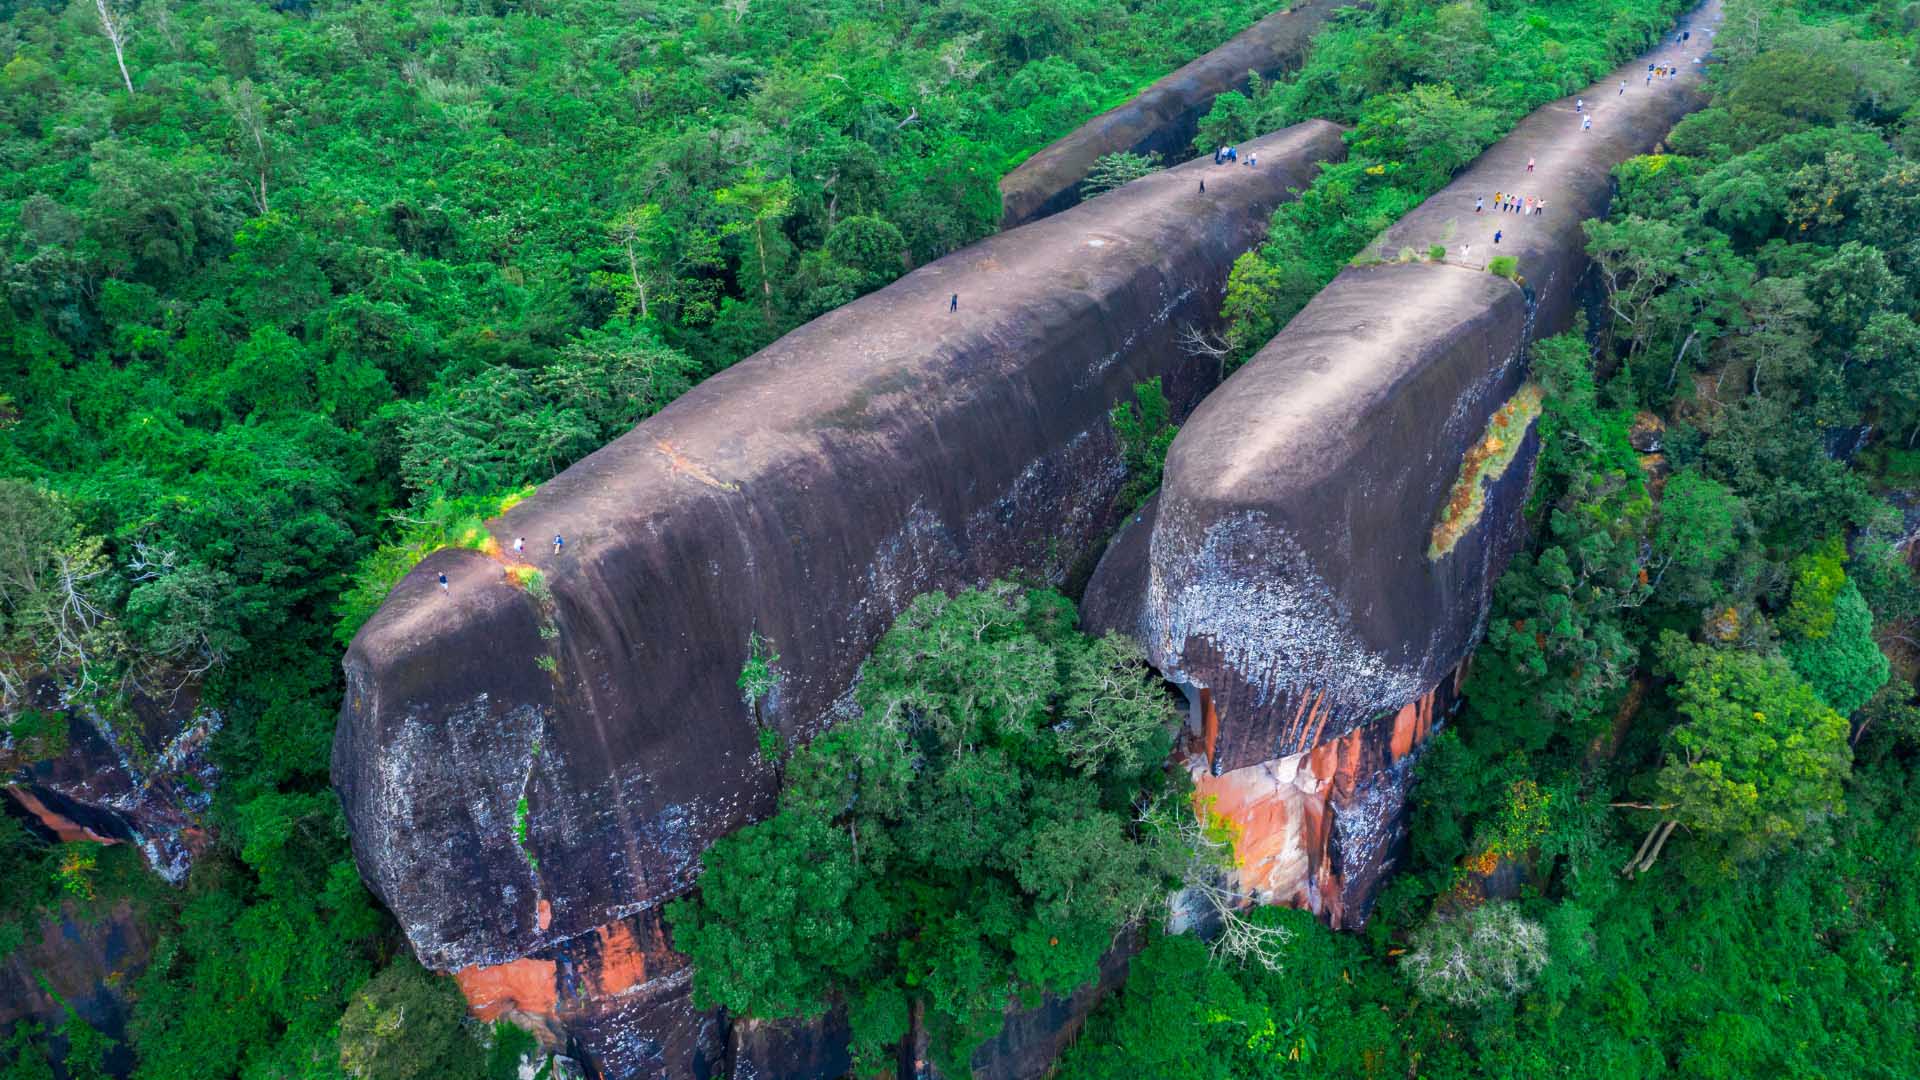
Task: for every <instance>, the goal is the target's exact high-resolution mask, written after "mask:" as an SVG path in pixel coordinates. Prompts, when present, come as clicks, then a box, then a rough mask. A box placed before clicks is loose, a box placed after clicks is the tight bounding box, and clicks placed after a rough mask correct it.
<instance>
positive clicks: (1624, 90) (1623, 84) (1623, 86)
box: [1619, 79, 1627, 97]
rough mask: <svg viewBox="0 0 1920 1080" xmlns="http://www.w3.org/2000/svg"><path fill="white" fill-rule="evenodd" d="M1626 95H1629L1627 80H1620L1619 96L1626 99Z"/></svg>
mask: <svg viewBox="0 0 1920 1080" xmlns="http://www.w3.org/2000/svg"><path fill="white" fill-rule="evenodd" d="M1626 93H1627V80H1625V79H1621V80H1620V95H1619V96H1621V97H1625V96H1626Z"/></svg>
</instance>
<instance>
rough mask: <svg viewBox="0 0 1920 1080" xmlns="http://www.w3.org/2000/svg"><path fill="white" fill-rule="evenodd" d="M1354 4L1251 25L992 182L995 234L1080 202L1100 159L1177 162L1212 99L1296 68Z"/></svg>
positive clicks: (1320, 3)
mask: <svg viewBox="0 0 1920 1080" xmlns="http://www.w3.org/2000/svg"><path fill="white" fill-rule="evenodd" d="M1354 6H1365V5H1364V4H1361V5H1356V4H1355V3H1354V0H1302V2H1301V3H1297V4H1294V5H1293V6H1292V7H1289V8H1285V9H1283V10H1280V11H1276V12H1274V13H1273V14H1271V15H1268V16H1267V17H1266V18H1264V19H1261V20H1260V21H1259V22H1257V23H1254V24H1253V25H1252V26H1250V27H1248V28H1247V29H1246V30H1244V31H1242V32H1241V33H1240V34H1238V35H1237V36H1235V37H1233V38H1232V39H1230V40H1228V42H1227V43H1226V44H1225V45H1222V46H1220V47H1219V48H1217V49H1214V50H1213V51H1212V52H1209V53H1207V54H1205V55H1203V56H1201V57H1200V58H1199V59H1197V60H1195V61H1193V62H1192V63H1190V64H1188V65H1187V66H1185V67H1183V68H1180V69H1179V70H1177V71H1175V72H1174V73H1173V74H1171V75H1168V76H1167V77H1166V78H1163V79H1160V80H1159V81H1157V82H1155V83H1154V84H1153V85H1151V86H1149V87H1147V88H1146V89H1145V90H1144V91H1142V92H1141V93H1140V95H1139V96H1137V97H1135V98H1133V99H1132V100H1130V101H1128V102H1127V103H1126V104H1124V105H1120V106H1117V107H1115V108H1112V109H1109V110H1107V111H1106V112H1103V113H1101V114H1100V115H1099V116H1096V117H1094V118H1093V119H1092V120H1089V121H1087V122H1086V123H1085V124H1082V125H1081V126H1080V127H1078V128H1076V129H1075V130H1074V131H1073V132H1071V133H1070V134H1068V135H1067V136H1066V137H1065V138H1062V139H1060V140H1059V141H1058V142H1055V143H1052V144H1050V145H1048V146H1047V147H1046V148H1045V149H1043V150H1041V151H1040V152H1039V153H1036V154H1034V155H1033V156H1032V157H1030V158H1028V159H1027V160H1026V161H1024V162H1022V163H1021V164H1020V167H1019V168H1017V169H1015V170H1013V171H1012V172H1010V173H1008V174H1007V175H1006V176H1004V177H1002V178H1001V180H1000V205H1001V218H1000V227H1001V228H1002V229H1011V228H1014V227H1015V226H1019V225H1025V224H1027V223H1028V222H1031V221H1036V220H1038V219H1040V218H1043V217H1046V216H1047V215H1048V214H1057V213H1059V212H1060V211H1062V210H1065V209H1066V208H1067V207H1069V206H1073V205H1074V204H1076V203H1078V202H1079V201H1080V182H1081V181H1082V180H1085V179H1086V178H1087V173H1088V172H1090V171H1091V170H1092V169H1093V164H1094V162H1095V161H1097V160H1099V159H1100V158H1101V157H1102V156H1103V155H1106V154H1115V153H1120V152H1121V151H1132V152H1134V153H1138V154H1162V155H1165V157H1166V158H1167V159H1169V160H1174V161H1178V160H1181V159H1183V158H1185V157H1186V156H1187V155H1188V154H1189V153H1190V152H1191V151H1190V150H1189V148H1188V147H1189V144H1191V143H1192V142H1193V137H1194V135H1195V134H1196V133H1197V132H1198V131H1199V127H1200V118H1201V117H1203V116H1205V115H1206V114H1207V110H1208V109H1211V108H1212V107H1213V99H1214V98H1216V97H1218V96H1219V95H1221V94H1224V93H1227V92H1228V91H1232V90H1238V89H1240V88H1241V87H1243V86H1245V85H1246V82H1247V74H1248V73H1249V72H1258V73H1259V74H1261V75H1263V76H1269V77H1270V76H1273V75H1276V74H1278V73H1280V72H1282V71H1285V70H1288V69H1291V68H1295V67H1298V66H1299V65H1300V62H1301V60H1302V59H1303V58H1305V56H1306V55H1307V46H1308V45H1310V44H1311V43H1312V41H1313V35H1314V34H1316V33H1318V32H1319V30H1320V28H1321V27H1322V26H1324V25H1325V24H1326V21H1327V16H1329V15H1330V14H1332V13H1333V12H1334V11H1335V10H1337V9H1339V8H1343V7H1354Z"/></svg>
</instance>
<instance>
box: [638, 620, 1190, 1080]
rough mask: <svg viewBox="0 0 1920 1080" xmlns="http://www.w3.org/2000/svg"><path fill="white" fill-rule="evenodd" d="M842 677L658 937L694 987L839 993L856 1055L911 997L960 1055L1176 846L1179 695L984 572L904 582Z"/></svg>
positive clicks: (802, 1012)
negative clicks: (956, 589) (756, 811)
mask: <svg viewBox="0 0 1920 1080" xmlns="http://www.w3.org/2000/svg"><path fill="white" fill-rule="evenodd" d="M858 696H859V703H860V707H861V711H862V714H861V716H860V717H859V718H858V719H854V720H848V721H845V722H843V723H841V724H840V725H838V726H836V727H834V728H833V729H832V730H830V731H828V732H826V733H825V734H823V735H820V736H818V737H817V738H815V739H814V740H813V741H812V742H811V743H809V744H807V745H806V746H804V747H802V748H801V749H800V750H799V751H798V753H797V754H796V755H795V756H794V758H793V760H792V761H791V762H790V763H789V764H788V766H787V769H786V774H785V775H786V783H785V786H784V788H783V790H782V792H781V797H780V810H779V812H778V813H777V814H775V815H774V816H773V817H772V818H770V819H768V820H766V821H763V822H760V823H759V824H756V825H751V826H748V827H747V828H745V829H742V830H740V831H739V832H738V833H735V834H733V835H732V836H729V837H727V838H725V839H723V840H721V841H720V842H719V843H717V844H715V845H714V846H713V848H712V849H711V850H709V851H708V852H707V853H706V855H705V856H704V857H703V859H702V864H703V868H704V872H703V874H702V876H701V879H700V891H699V893H698V894H696V897H695V898H694V899H689V900H681V901H676V902H675V903H674V904H673V905H672V907H670V908H669V910H668V917H669V919H670V920H671V921H672V924H673V930H674V941H675V944H676V945H677V946H678V947H680V948H681V949H683V950H685V951H686V953H687V955H688V956H689V957H691V958H692V960H693V972H694V974H693V980H694V982H693V985H694V994H695V997H696V999H697V1000H698V1001H699V1002H700V1003H701V1004H703V1005H707V1006H711V1005H723V1006H725V1007H726V1008H727V1009H729V1010H730V1011H732V1012H734V1013H736V1014H740V1015H746V1016H756V1017H766V1018H779V1017H789V1016H806V1017H816V1016H819V1015H821V1014H823V1013H825V1012H826V1011H827V1009H828V1008H830V1007H832V1006H834V1005H844V1006H845V1007H846V1009H847V1013H848V1018H849V1020H850V1021H851V1023H852V1026H853V1039H854V1051H855V1057H856V1063H857V1065H858V1066H859V1070H860V1071H861V1072H862V1073H863V1074H869V1073H872V1072H874V1071H876V1069H878V1068H879V1067H880V1065H881V1064H882V1062H884V1061H886V1060H890V1059H891V1055H892V1052H893V1050H894V1044H896V1043H898V1042H899V1041H900V1040H901V1039H902V1038H904V1037H905V1036H906V1034H907V1030H908V1020H909V1015H910V1012H911V1011H912V1009H913V1007H914V1006H916V1005H918V1006H920V1007H921V1008H922V1009H923V1010H924V1012H923V1015H924V1019H925V1023H926V1025H927V1029H928V1032H929V1034H930V1035H931V1037H932V1044H933V1052H934V1054H935V1056H936V1058H937V1059H938V1060H939V1061H940V1062H941V1063H942V1068H944V1069H946V1070H947V1071H949V1072H951V1073H953V1074H954V1075H965V1073H966V1062H967V1060H968V1059H969V1058H970V1057H971V1056H972V1054H973V1051H974V1048H975V1047H977V1046H978V1045H979V1044H980V1043H981V1042H982V1041H984V1040H985V1039H987V1038H990V1037H992V1036H993V1035H994V1034H996V1033H997V1032H998V1031H999V1030H1000V1025H1001V1022H1002V1019H1003V1017H1004V1014H1005V1010H1006V1008H1007V1007H1008V1005H1009V1004H1010V1003H1011V1002H1013V1001H1014V1000H1016V998H1018V997H1026V998H1028V999H1032V998H1034V996H1035V995H1037V994H1038V993H1040V992H1042V991H1053V992H1056V993H1064V992H1067V991H1071V990H1073V989H1075V988H1077V987H1079V986H1081V985H1084V984H1086V983H1089V982H1092V981H1093V980H1094V979H1095V978H1096V977H1097V976H1098V974H1099V964H1100V958H1101V956H1102V955H1103V954H1104V953H1105V952H1106V951H1107V949H1108V948H1109V947H1111V946H1112V945H1113V944H1114V940H1115V936H1116V934H1117V933H1118V932H1119V931H1120V930H1121V929H1122V928H1123V927H1126V926H1128V925H1130V924H1131V923H1133V922H1134V921H1135V920H1136V919H1138V918H1139V917H1140V916H1141V915H1142V914H1144V913H1145V912H1146V911H1147V910H1149V909H1150V908H1153V907H1156V906H1158V904H1159V903H1160V902H1161V900H1162V898H1163V897H1164V896H1165V895H1166V892H1167V889H1168V887H1169V886H1170V885H1171V884H1173V883H1174V882H1175V881H1176V880H1177V879H1178V876H1179V874H1180V873H1181V871H1182V870H1183V868H1184V866H1185V863H1186V862H1187V861H1188V860H1190V859H1191V858H1192V857H1193V854H1194V853H1193V851H1192V850H1191V849H1190V848H1188V847H1185V846H1183V840H1182V834H1181V830H1180V829H1179V828H1177V827H1175V826H1174V825H1173V824H1172V818H1174V817H1177V816H1179V815H1183V814H1184V813H1185V810H1184V807H1180V806H1179V805H1178V804H1179V800H1178V799H1177V798H1175V799H1167V798H1166V797H1167V796H1169V795H1175V796H1177V795H1178V794H1179V792H1178V791H1169V790H1168V785H1169V780H1168V777H1167V775H1166V774H1165V773H1164V772H1163V771H1162V769H1161V763H1162V762H1163V761H1164V760H1165V758H1166V756H1167V752H1168V751H1169V749H1171V747H1172V742H1171V733H1172V729H1173V728H1174V726H1175V725H1176V724H1177V723H1178V720H1179V714H1178V713H1177V712H1176V711H1175V709H1174V707H1173V703H1172V702H1171V701H1170V700H1169V698H1168V692H1167V690H1166V689H1165V688H1164V687H1163V686H1162V685H1161V684H1160V683H1159V681H1158V679H1157V678H1155V677H1154V676H1153V674H1152V673H1151V672H1150V671H1149V670H1148V669H1147V667H1146V665H1145V663H1144V662H1143V661H1142V660H1141V658H1140V657H1139V655H1138V654H1137V651H1136V649H1135V648H1134V647H1133V646H1131V645H1129V644H1127V643H1126V642H1125V641H1124V639H1122V638H1119V637H1117V636H1112V635H1109V636H1107V637H1104V638H1091V637H1088V636H1086V635H1083V634H1081V633H1079V632H1078V631H1077V630H1076V629H1075V628H1074V611H1073V606H1072V605H1071V604H1069V603H1068V602H1067V601H1066V600H1065V599H1063V598H1062V597H1060V596H1059V595H1058V594H1056V593H1051V592H1043V591H1026V590H1022V589H1020V588H1018V587H1016V586H1013V585H1010V584H1005V583H997V584H994V585H992V586H990V587H988V588H987V589H985V590H981V591H968V592H963V593H961V594H959V595H958V596H954V597H951V598H949V597H946V596H943V595H940V594H937V593H936V594H930V595H927V596H923V597H920V598H919V599H918V600H915V601H914V602H913V604H912V605H910V606H909V607H908V608H907V610H906V611H905V612H904V613H903V614H902V615H901V616H900V618H899V620H898V621H897V622H896V623H895V624H894V627H893V629H892V630H890V631H888V633H887V634H886V635H885V636H884V637H883V638H882V639H881V641H880V644H879V645H878V647H876V648H875V650H874V653H873V656H872V658H871V659H869V660H868V661H867V663H866V665H865V667H864V668H863V669H862V672H861V679H860V684H859V692H858ZM1156 806H1165V807H1170V808H1169V809H1166V810H1165V811H1164V812H1162V811H1160V810H1156V809H1155V807H1156Z"/></svg>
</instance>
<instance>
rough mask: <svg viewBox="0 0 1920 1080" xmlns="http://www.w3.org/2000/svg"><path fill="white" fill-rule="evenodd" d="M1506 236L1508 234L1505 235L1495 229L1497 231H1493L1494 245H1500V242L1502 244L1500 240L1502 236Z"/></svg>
mask: <svg viewBox="0 0 1920 1080" xmlns="http://www.w3.org/2000/svg"><path fill="white" fill-rule="evenodd" d="M1505 235H1506V234H1505V233H1503V232H1501V231H1500V230H1499V229H1495V230H1493V242H1494V243H1496V244H1497V243H1499V242H1500V238H1501V237H1502V236H1505Z"/></svg>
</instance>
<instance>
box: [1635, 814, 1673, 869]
mask: <svg viewBox="0 0 1920 1080" xmlns="http://www.w3.org/2000/svg"><path fill="white" fill-rule="evenodd" d="M1679 824H1680V823H1679V822H1678V821H1673V820H1667V821H1662V822H1658V823H1656V824H1655V825H1654V827H1653V828H1651V829H1648V830H1647V837H1646V839H1644V840H1642V841H1640V850H1638V851H1636V852H1634V853H1633V858H1631V859H1628V860H1627V865H1625V866H1623V867H1621V868H1620V875H1621V876H1622V877H1628V878H1631V877H1633V876H1635V875H1636V874H1644V873H1646V872H1647V871H1648V870H1651V869H1653V864H1654V862H1655V861H1656V860H1658V859H1659V858H1660V849H1661V848H1663V847H1666V846H1667V837H1669V836H1672V835H1673V830H1674V829H1675V828H1677V827H1678V826H1679Z"/></svg>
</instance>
